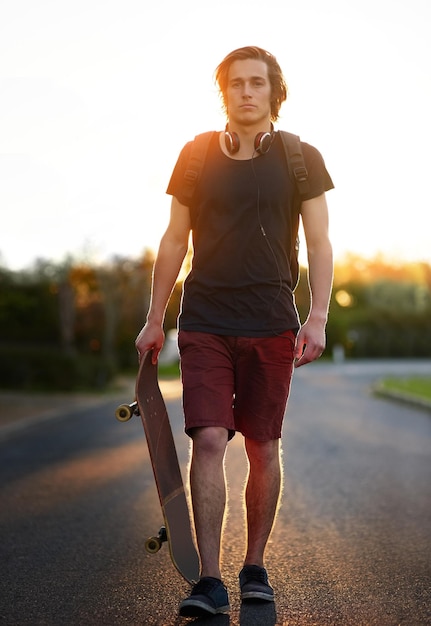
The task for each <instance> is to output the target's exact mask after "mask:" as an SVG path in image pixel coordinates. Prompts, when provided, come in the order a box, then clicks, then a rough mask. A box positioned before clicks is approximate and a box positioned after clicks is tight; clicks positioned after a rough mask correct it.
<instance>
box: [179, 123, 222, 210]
mask: <svg viewBox="0 0 431 626" xmlns="http://www.w3.org/2000/svg"><path fill="white" fill-rule="evenodd" d="M216 132H217V131H215V130H210V131H208V132H206V133H201V134H200V135H196V137H195V138H194V141H193V142H192V147H191V151H190V157H189V161H188V163H187V169H186V171H185V173H184V189H183V193H184V196H185V198H186V199H187V200H191V199H192V197H193V193H194V191H195V188H196V185H197V183H198V180H199V178H200V175H201V173H202V169H203V166H204V163H205V159H206V156H207V152H208V147H209V145H210V142H211V139H212V138H213V136H214V135H215V134H216Z"/></svg>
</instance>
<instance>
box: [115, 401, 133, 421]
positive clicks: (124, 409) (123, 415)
mask: <svg viewBox="0 0 431 626" xmlns="http://www.w3.org/2000/svg"><path fill="white" fill-rule="evenodd" d="M132 415H133V411H132V409H131V407H130V406H129V405H128V404H121V405H120V406H119V407H118V408H117V410H116V411H115V417H116V418H117V420H118V421H119V422H128V421H129V419H131V417H132Z"/></svg>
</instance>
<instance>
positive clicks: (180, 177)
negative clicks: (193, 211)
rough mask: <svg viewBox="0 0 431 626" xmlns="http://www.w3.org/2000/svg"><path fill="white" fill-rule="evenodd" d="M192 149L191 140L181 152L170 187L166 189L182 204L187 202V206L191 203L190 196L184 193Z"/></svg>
mask: <svg viewBox="0 0 431 626" xmlns="http://www.w3.org/2000/svg"><path fill="white" fill-rule="evenodd" d="M191 149H192V142H191V141H189V142H188V143H186V145H185V146H184V148H183V149H182V150H181V152H180V155H179V157H178V159H177V162H176V164H175V167H174V169H173V172H172V175H171V178H170V181H169V184H168V187H167V189H166V193H167V194H168V195H170V196H175V197H176V198H177V200H178V201H179V202H181V204H185V205H186V206H187V205H188V204H189V203H190V201H189V199H188V198H186V197H185V195H184V193H183V189H184V174H185V171H186V168H187V164H188V161H189V157H190V152H191Z"/></svg>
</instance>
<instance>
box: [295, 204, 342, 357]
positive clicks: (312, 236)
mask: <svg viewBox="0 0 431 626" xmlns="http://www.w3.org/2000/svg"><path fill="white" fill-rule="evenodd" d="M301 215H302V224H303V227H304V234H305V239H306V242H307V256H308V282H309V287H310V310H309V313H308V316H307V319H306V321H305V322H304V324H303V326H302V328H301V330H300V331H299V333H298V337H297V342H296V359H297V361H296V367H300V366H301V365H305V364H306V363H310V362H311V361H314V360H315V359H318V358H319V357H320V355H321V354H322V352H323V350H324V349H325V345H326V334H325V328H326V322H327V319H328V308H329V301H330V297H331V290H332V280H333V259H332V246H331V242H330V240H329V234H328V207H327V204H326V198H325V194H322V195H321V196H318V197H317V198H312V199H311V200H306V201H304V202H303V203H302V208H301Z"/></svg>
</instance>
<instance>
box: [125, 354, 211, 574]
mask: <svg viewBox="0 0 431 626" xmlns="http://www.w3.org/2000/svg"><path fill="white" fill-rule="evenodd" d="M157 372H158V368H157V365H153V363H152V362H151V351H150V352H147V353H146V355H145V357H144V358H143V359H141V363H140V366H139V372H138V376H137V379H136V401H135V402H133V403H132V404H123V405H121V406H119V407H118V408H117V410H116V413H115V415H116V417H117V419H119V420H120V421H127V420H128V419H130V418H131V417H132V415H134V414H136V415H140V417H141V419H142V424H143V426H144V431H145V436H146V439H147V444H148V451H149V454H150V459H151V464H152V467H153V472H154V479H155V482H156V486H157V491H158V495H159V500H160V505H161V508H162V513H163V518H164V526H162V528H161V529H160V531H159V534H158V535H157V536H154V537H150V538H149V539H148V540H147V542H146V544H145V548H146V550H147V551H148V552H150V553H154V552H157V551H158V550H159V549H160V547H161V545H162V543H163V542H164V541H167V543H168V546H169V552H170V555H171V559H172V562H173V564H174V566H175V567H176V569H177V570H178V572H179V573H180V574H181V576H183V578H185V580H187V581H188V582H189V583H190V584H193V583H195V582H197V581H198V580H199V557H198V554H197V551H196V547H195V544H194V541H193V536H192V530H191V524H190V513H189V507H188V504H187V498H186V494H185V491H184V484H183V479H182V475H181V469H180V466H179V463H178V456H177V451H176V448H175V442H174V438H173V435H172V430H171V425H170V422H169V416H168V413H167V410H166V406H165V402H164V400H163V396H162V394H161V391H160V388H159V384H158V376H157Z"/></svg>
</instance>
